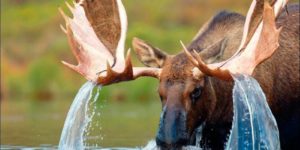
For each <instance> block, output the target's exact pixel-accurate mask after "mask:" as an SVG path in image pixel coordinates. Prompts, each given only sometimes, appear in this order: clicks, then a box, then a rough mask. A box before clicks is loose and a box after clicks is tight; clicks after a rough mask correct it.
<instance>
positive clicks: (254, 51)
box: [182, 0, 287, 80]
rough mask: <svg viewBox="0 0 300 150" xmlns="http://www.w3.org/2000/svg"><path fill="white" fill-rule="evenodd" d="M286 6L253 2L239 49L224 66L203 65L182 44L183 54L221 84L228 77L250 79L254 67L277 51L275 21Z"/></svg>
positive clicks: (283, 0) (267, 0)
mask: <svg viewBox="0 0 300 150" xmlns="http://www.w3.org/2000/svg"><path fill="white" fill-rule="evenodd" d="M286 3H287V0H277V1H275V2H274V0H273V1H272V0H253V2H252V4H251V7H250V9H249V11H248V14H247V17H246V22H245V25H244V33H243V38H242V41H241V44H240V47H239V49H238V51H237V53H236V54H235V55H234V56H233V57H231V58H230V59H228V60H226V61H224V62H220V63H214V64H205V63H204V61H203V60H202V59H201V57H200V56H199V55H198V54H197V53H196V52H195V51H193V52H190V51H188V50H187V49H186V47H185V46H184V45H183V44H182V46H183V47H184V51H185V53H186V55H187V56H188V58H189V59H190V60H191V62H192V63H193V64H194V65H195V66H197V68H198V69H199V70H200V71H201V72H202V73H204V74H206V75H209V76H214V77H217V78H219V79H222V80H232V76H231V74H247V75H252V73H253V71H254V69H255V67H256V66H257V65H259V64H260V63H262V62H263V61H264V60H266V59H268V58H269V57H271V56H272V54H273V53H274V52H275V50H276V49H277V48H278V47H279V43H278V40H279V34H280V31H281V28H279V29H277V28H276V24H275V18H276V16H277V15H278V14H279V12H280V10H281V9H282V8H284V7H285V5H286ZM272 4H273V7H272V6H271V5H272Z"/></svg>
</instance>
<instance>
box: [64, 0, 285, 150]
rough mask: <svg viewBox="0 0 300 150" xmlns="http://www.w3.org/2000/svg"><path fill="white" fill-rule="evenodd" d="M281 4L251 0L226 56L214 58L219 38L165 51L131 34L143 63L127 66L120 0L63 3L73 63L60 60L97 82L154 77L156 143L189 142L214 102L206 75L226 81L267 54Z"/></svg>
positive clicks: (276, 33) (168, 145) (279, 1)
mask: <svg viewBox="0 0 300 150" xmlns="http://www.w3.org/2000/svg"><path fill="white" fill-rule="evenodd" d="M285 4H286V1H285V0H277V1H268V0H253V2H252V5H251V7H250V9H249V11H248V14H247V17H246V22H245V25H244V30H243V31H244V32H243V37H242V40H241V43H240V47H239V48H238V49H237V52H236V53H235V54H234V55H233V56H232V57H231V58H230V59H228V60H226V61H222V62H217V63H215V60H216V59H217V57H218V55H219V54H220V53H221V52H222V49H223V48H222V47H223V46H224V45H223V44H222V43H224V40H220V41H219V42H217V43H216V44H213V45H212V46H210V47H208V48H207V49H204V50H194V49H190V48H186V47H185V45H184V44H183V43H182V42H181V44H182V47H183V52H181V53H179V54H177V55H168V54H166V53H165V52H162V51H161V50H159V49H158V48H155V47H153V46H151V45H150V44H148V43H146V42H144V41H142V40H140V39H137V38H134V39H133V48H134V50H135V52H136V53H137V55H138V58H139V60H140V61H141V62H142V63H143V64H145V65H146V66H147V67H133V66H132V64H131V60H130V50H128V51H127V55H126V58H125V57H124V45H125V37H126V30H127V17H126V11H125V9H124V6H123V4H122V2H121V0H81V1H77V2H75V3H74V6H70V5H69V4H68V3H67V6H68V7H69V8H70V10H71V12H72V14H73V18H69V17H67V16H66V15H65V14H64V13H63V11H61V13H62V15H63V17H64V19H65V21H66V27H63V26H62V30H63V31H64V32H65V33H66V34H67V36H68V41H69V44H70V46H71V49H72V52H73V54H74V55H75V57H76V59H77V60H78V65H77V66H75V65H71V64H68V63H66V62H63V64H65V65H66V66H67V67H69V68H71V69H73V70H75V71H76V72H78V73H80V74H81V75H82V76H84V77H85V78H86V79H88V80H91V81H93V82H95V83H97V84H100V85H110V84H113V83H118V82H122V81H130V80H134V79H137V78H138V77H142V76H148V77H154V78H157V79H158V80H159V88H158V92H159V95H160V97H161V102H162V107H163V110H162V113H161V119H160V125H159V131H158V134H157V137H156V141H157V145H158V146H160V147H161V148H168V149H171V148H175V149H176V148H179V147H181V146H184V145H188V144H194V140H192V139H193V138H192V137H193V136H194V134H195V130H196V128H198V127H199V126H201V125H203V123H204V122H205V121H207V120H208V119H209V118H210V116H212V115H213V111H212V110H213V109H215V105H216V103H217V102H216V95H215V94H214V93H215V91H214V89H212V88H211V86H212V85H211V84H212V83H211V82H210V80H208V77H210V78H214V79H215V80H220V81H224V82H225V81H228V82H230V81H232V74H247V75H251V74H252V73H253V71H254V69H255V67H256V66H257V65H259V64H260V63H262V62H263V61H264V60H266V59H267V58H269V57H271V56H272V54H273V53H274V52H275V50H276V49H277V48H278V46H279V44H278V38H279V33H280V29H277V28H276V25H275V17H276V16H277V15H278V13H279V11H280V10H281V9H282V8H283V7H284V6H285Z"/></svg>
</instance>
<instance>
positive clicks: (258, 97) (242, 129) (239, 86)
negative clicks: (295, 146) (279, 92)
mask: <svg viewBox="0 0 300 150" xmlns="http://www.w3.org/2000/svg"><path fill="white" fill-rule="evenodd" d="M234 81H235V85H234V89H233V109H234V117H233V124H232V131H231V135H230V137H229V140H228V143H227V147H226V150H230V149H238V150H240V149H245V150H257V149H263V150H266V149H270V150H279V149H280V141H279V131H278V127H277V123H276V120H275V118H274V116H273V114H272V112H271V110H270V108H269V105H268V103H267V100H266V97H265V94H264V92H263V91H262V89H261V87H260V86H259V83H258V82H257V81H256V80H255V79H253V78H252V77H249V76H245V75H236V76H234Z"/></svg>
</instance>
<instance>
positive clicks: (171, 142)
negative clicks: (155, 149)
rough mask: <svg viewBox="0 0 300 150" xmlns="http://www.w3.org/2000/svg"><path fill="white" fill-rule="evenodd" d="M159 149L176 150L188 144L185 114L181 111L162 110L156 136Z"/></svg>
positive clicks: (176, 109)
mask: <svg viewBox="0 0 300 150" xmlns="http://www.w3.org/2000/svg"><path fill="white" fill-rule="evenodd" d="M156 144H157V145H158V146H159V147H160V148H161V149H178V148H181V147H182V146H184V145H187V144H188V134H187V129H186V113H185V112H184V111H183V110H182V109H178V108H175V109H169V110H168V109H167V108H164V110H163V112H162V114H161V118H160V124H159V130H158V133H157V136H156Z"/></svg>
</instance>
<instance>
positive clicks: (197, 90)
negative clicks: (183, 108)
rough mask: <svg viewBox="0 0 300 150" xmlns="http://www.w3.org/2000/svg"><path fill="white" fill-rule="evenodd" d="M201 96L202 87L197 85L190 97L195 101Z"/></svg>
mask: <svg viewBox="0 0 300 150" xmlns="http://www.w3.org/2000/svg"><path fill="white" fill-rule="evenodd" d="M200 96H201V87H197V88H195V89H194V90H193V92H192V93H191V94H190V98H191V100H192V102H193V103H194V102H195V101H196V100H197V99H199V98H200Z"/></svg>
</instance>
